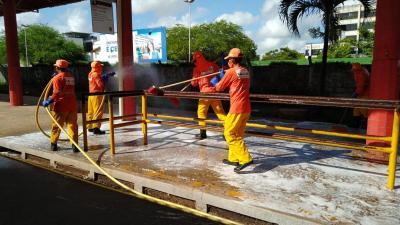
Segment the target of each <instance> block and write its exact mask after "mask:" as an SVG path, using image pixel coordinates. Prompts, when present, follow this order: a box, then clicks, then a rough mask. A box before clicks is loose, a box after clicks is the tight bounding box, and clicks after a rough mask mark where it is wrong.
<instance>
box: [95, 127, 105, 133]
mask: <svg viewBox="0 0 400 225" xmlns="http://www.w3.org/2000/svg"><path fill="white" fill-rule="evenodd" d="M105 133H106V132H105V131H102V130H100V128H98V127H96V128H93V134H97V135H102V134H105Z"/></svg>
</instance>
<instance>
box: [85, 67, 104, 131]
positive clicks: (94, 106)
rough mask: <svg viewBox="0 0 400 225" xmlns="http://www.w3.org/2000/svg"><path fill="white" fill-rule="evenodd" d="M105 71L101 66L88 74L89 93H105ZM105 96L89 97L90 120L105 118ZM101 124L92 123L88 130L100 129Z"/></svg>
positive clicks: (88, 117) (88, 114) (88, 116)
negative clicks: (103, 74)
mask: <svg viewBox="0 0 400 225" xmlns="http://www.w3.org/2000/svg"><path fill="white" fill-rule="evenodd" d="M102 72H103V69H102V67H101V66H98V67H95V68H92V70H91V71H90V73H89V74H88V79H89V92H90V93H96V92H104V86H105V85H104V81H103V80H102V79H101V74H102ZM103 99H104V96H100V95H99V96H89V98H88V113H87V119H88V120H98V119H101V118H103V103H104V101H103ZM100 126H101V123H100V122H99V123H92V124H89V125H88V127H87V128H88V129H93V128H100Z"/></svg>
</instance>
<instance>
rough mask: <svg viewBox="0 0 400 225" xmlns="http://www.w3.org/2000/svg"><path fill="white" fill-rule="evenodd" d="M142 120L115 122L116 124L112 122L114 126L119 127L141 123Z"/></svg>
mask: <svg viewBox="0 0 400 225" xmlns="http://www.w3.org/2000/svg"><path fill="white" fill-rule="evenodd" d="M143 122H144V121H143V120H135V121H130V122H125V123H117V124H114V128H120V127H126V126H131V125H136V124H141V123H143Z"/></svg>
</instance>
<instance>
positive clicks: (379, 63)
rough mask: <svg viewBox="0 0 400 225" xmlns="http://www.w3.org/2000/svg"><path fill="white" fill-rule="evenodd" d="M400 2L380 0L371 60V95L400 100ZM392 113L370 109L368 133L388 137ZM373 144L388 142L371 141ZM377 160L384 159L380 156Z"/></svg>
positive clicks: (374, 97)
mask: <svg viewBox="0 0 400 225" xmlns="http://www.w3.org/2000/svg"><path fill="white" fill-rule="evenodd" d="M399 12H400V1H398V0H378V1H377V9H376V24H375V47H374V57H373V62H372V74H371V87H370V98H373V99H386V100H396V99H399V81H400V80H399V76H400V74H399V68H398V66H399V63H400V62H399V60H400V26H399V21H400V13H399ZM392 121H393V112H392V111H385V110H371V111H370V115H369V117H368V129H367V133H368V134H369V135H378V136H388V135H391V133H392ZM368 144H371V145H384V144H386V143H382V142H380V143H379V142H373V141H369V142H368ZM377 159H382V157H381V156H377Z"/></svg>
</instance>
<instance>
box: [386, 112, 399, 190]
mask: <svg viewBox="0 0 400 225" xmlns="http://www.w3.org/2000/svg"><path fill="white" fill-rule="evenodd" d="M390 144H391V145H390V148H391V152H390V155H389V168H388V169H389V174H388V183H387V187H388V188H389V190H393V188H394V184H395V179H396V163H397V148H398V146H399V112H398V111H397V109H395V110H394V116H393V128H392V141H391V143H390Z"/></svg>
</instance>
